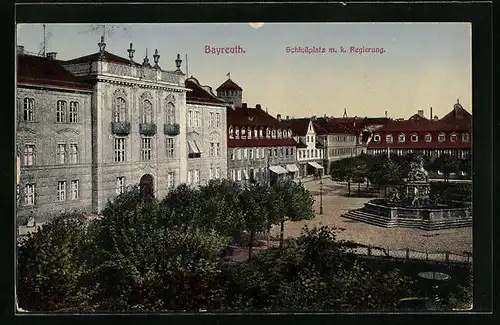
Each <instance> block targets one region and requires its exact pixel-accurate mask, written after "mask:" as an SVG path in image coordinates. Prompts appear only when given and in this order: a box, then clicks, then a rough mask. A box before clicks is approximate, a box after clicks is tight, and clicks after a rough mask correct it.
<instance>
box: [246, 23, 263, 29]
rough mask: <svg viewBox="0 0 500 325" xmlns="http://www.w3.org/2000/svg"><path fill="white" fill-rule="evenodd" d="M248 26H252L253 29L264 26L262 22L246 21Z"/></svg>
mask: <svg viewBox="0 0 500 325" xmlns="http://www.w3.org/2000/svg"><path fill="white" fill-rule="evenodd" d="M248 24H249V25H250V26H252V27H253V28H255V29H258V28H261V27H262V26H264V23H248Z"/></svg>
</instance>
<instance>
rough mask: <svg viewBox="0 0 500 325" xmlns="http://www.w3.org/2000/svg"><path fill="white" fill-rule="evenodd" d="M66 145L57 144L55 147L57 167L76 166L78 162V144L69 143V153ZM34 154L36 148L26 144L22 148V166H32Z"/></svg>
mask: <svg viewBox="0 0 500 325" xmlns="http://www.w3.org/2000/svg"><path fill="white" fill-rule="evenodd" d="M67 149H68V145H67V144H66V143H59V144H58V145H57V161H56V163H57V164H59V165H62V164H66V163H70V164H77V163H78V161H79V152H78V144H76V143H70V144H69V152H68V150H67ZM35 154H36V147H35V145H34V144H26V145H25V146H24V155H23V157H24V159H23V165H24V166H34V165H35Z"/></svg>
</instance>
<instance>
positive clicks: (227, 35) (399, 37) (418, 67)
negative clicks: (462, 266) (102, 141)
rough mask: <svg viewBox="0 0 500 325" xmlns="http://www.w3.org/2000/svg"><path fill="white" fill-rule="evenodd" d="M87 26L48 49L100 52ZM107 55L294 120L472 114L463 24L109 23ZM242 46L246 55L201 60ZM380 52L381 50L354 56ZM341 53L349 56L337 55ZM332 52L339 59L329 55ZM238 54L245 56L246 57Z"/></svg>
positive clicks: (54, 32) (29, 33) (35, 28)
mask: <svg viewBox="0 0 500 325" xmlns="http://www.w3.org/2000/svg"><path fill="white" fill-rule="evenodd" d="M91 27H92V26H91V25H88V24H87V25H84V24H47V25H46V35H48V37H46V40H47V41H46V52H57V58H58V59H62V60H65V59H71V58H75V57H79V56H83V55H87V54H91V53H95V52H97V51H98V49H99V48H98V46H97V43H98V42H99V40H100V36H101V35H102V29H100V30H98V31H90V30H91V29H92V28H91ZM106 30H107V31H110V32H109V33H106V38H105V43H106V50H107V51H108V52H111V53H113V54H116V55H119V56H122V57H125V58H128V52H127V49H128V48H129V44H130V43H131V42H132V43H133V47H134V49H135V56H134V60H135V61H136V62H140V63H142V61H143V58H144V56H145V54H146V49H147V50H148V54H149V55H148V56H149V60H150V62H153V58H152V54H153V53H154V51H155V49H158V52H159V54H160V61H159V65H160V67H162V68H163V69H165V70H175V62H174V60H175V58H176V56H177V54H180V55H181V58H182V59H183V62H182V67H181V68H182V70H183V71H184V73H186V60H185V58H186V55H187V58H188V70H189V71H188V74H189V76H194V77H195V78H197V79H198V80H199V81H200V83H201V84H204V85H209V86H211V87H212V88H213V89H214V91H215V89H216V88H217V87H218V86H219V85H220V84H222V83H223V82H224V81H225V80H226V79H227V76H226V75H227V74H228V73H230V76H231V79H232V80H233V81H234V82H236V83H237V84H238V85H239V86H240V87H241V88H243V102H246V103H248V105H249V106H255V105H256V104H261V106H262V107H263V108H267V109H268V111H269V113H270V114H272V115H276V114H281V115H282V116H290V117H310V116H313V115H316V116H323V115H325V114H326V115H328V116H342V115H343V113H344V109H346V110H347V114H348V116H358V117H364V116H385V112H386V111H387V114H388V116H389V117H393V118H400V117H403V118H408V117H410V116H411V115H413V114H415V113H417V111H418V110H424V114H425V116H426V117H429V114H430V107H432V110H433V115H437V116H438V117H442V116H443V115H445V114H446V113H448V112H449V111H450V110H451V109H452V108H453V105H454V104H455V103H456V101H457V99H459V100H460V103H461V104H462V106H463V107H464V108H465V109H466V110H468V111H469V112H471V113H472V59H471V56H472V54H471V28H470V24H469V23H265V24H263V25H262V26H260V27H259V28H255V26H254V27H252V26H251V25H250V24H246V23H219V24H201V23H200V24H122V25H106ZM42 41H43V27H42V25H41V24H20V25H18V27H17V44H18V45H23V46H24V47H25V50H26V51H30V52H39V51H40V50H41V48H42V45H41V44H42ZM207 46H209V47H210V49H212V48H221V47H222V48H226V47H238V46H239V47H240V48H241V49H243V50H244V53H219V54H214V53H206V48H207ZM351 46H354V47H355V48H362V47H365V48H379V49H380V48H383V49H384V52H383V53H382V54H381V53H370V52H369V53H356V52H350V48H351ZM288 47H289V48H290V49H293V48H295V47H297V48H298V47H302V48H306V47H309V48H314V47H316V48H325V53H310V54H305V53H298V52H295V53H291V52H287V48H288ZM341 47H343V48H344V49H345V50H346V52H342V53H341V52H340V51H341V49H340V48H341ZM330 48H336V49H337V51H338V52H336V53H330V51H329V49H330ZM242 52H243V51H242Z"/></svg>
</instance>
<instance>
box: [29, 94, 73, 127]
mask: <svg viewBox="0 0 500 325" xmlns="http://www.w3.org/2000/svg"><path fill="white" fill-rule="evenodd" d="M79 108H80V104H79V103H78V102H77V101H70V102H69V110H68V102H67V101H65V100H58V101H57V105H56V122H57V123H78V110H79ZM23 120H24V121H27V122H34V121H35V99H34V98H28V97H26V98H24V106H23Z"/></svg>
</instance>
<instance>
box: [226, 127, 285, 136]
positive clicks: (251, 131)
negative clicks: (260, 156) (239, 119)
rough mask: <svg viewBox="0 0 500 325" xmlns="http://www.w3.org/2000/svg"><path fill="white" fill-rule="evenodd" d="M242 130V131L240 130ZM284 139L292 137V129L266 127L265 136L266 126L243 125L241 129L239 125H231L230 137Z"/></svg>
mask: <svg viewBox="0 0 500 325" xmlns="http://www.w3.org/2000/svg"><path fill="white" fill-rule="evenodd" d="M240 131H241V132H240ZM252 137H253V138H254V139H258V138H261V139H264V138H267V139H276V138H278V139H282V138H288V139H291V138H292V130H282V129H278V130H276V129H271V128H269V127H268V128H266V133H265V136H264V127H260V128H258V127H253V128H252V127H247V128H245V127H242V128H241V130H240V128H239V127H236V128H233V127H232V126H230V127H229V139H252Z"/></svg>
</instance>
